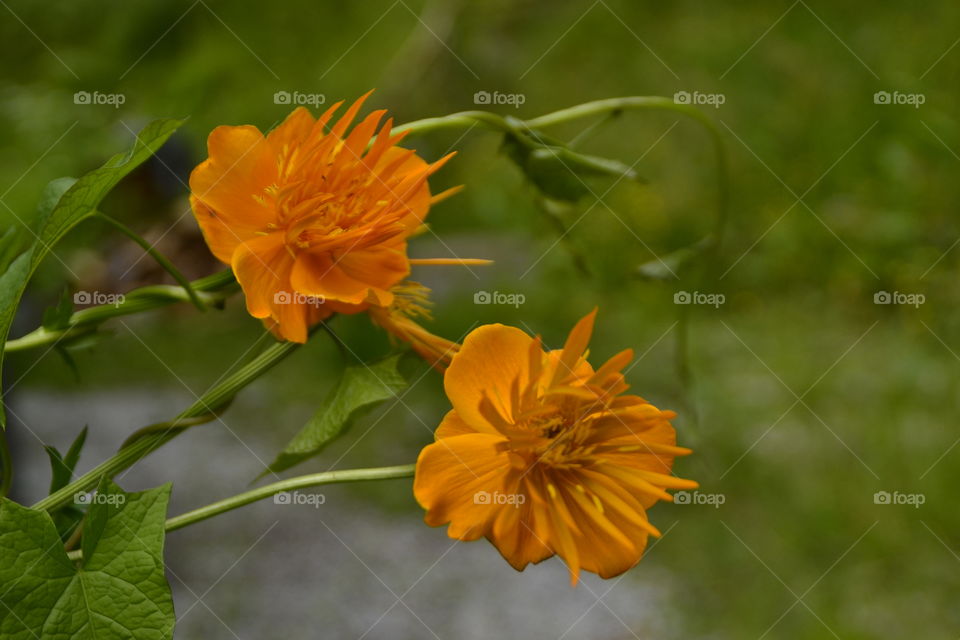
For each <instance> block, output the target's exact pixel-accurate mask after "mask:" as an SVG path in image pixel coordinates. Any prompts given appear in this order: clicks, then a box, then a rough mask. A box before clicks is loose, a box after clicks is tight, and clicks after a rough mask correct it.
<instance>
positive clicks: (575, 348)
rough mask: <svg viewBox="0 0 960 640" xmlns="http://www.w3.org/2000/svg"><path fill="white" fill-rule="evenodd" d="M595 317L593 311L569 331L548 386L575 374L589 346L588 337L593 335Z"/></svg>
mask: <svg viewBox="0 0 960 640" xmlns="http://www.w3.org/2000/svg"><path fill="white" fill-rule="evenodd" d="M596 316H597V310H596V309H594V310H593V311H591V312H590V313H588V314H587V315H585V316H584V317H583V318H581V319H580V321H579V322H577V324H576V325H574V327H573V329H572V330H571V331H570V335H569V336H567V342H566V343H565V344H564V345H563V352H562V353H561V354H560V361H559V363H558V364H557V368H556V369H555V370H554V372H553V378H552V380H551V382H550V386H553V385H555V384H558V383H559V382H560V381H561V380H564V379H565V378H567V377H569V376H571V375H573V374H575V373H576V369H577V363H578V362H579V361H580V359H581V356H583V354H584V352H585V351H586V350H587V345H589V344H590V336H591V335H592V334H593V321H594V319H595V318H596Z"/></svg>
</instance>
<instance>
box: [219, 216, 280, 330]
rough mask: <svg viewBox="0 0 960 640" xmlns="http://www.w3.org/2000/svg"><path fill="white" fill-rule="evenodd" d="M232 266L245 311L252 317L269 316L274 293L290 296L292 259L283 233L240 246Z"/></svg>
mask: <svg viewBox="0 0 960 640" xmlns="http://www.w3.org/2000/svg"><path fill="white" fill-rule="evenodd" d="M231 264H232V267H233V273H234V274H235V275H236V277H237V281H238V282H239V283H240V286H241V287H242V288H243V293H244V295H245V296H246V298H247V311H248V312H249V313H250V315H252V316H253V317H254V318H267V317H269V316H270V315H271V314H272V313H273V309H274V304H275V302H274V301H275V299H276V297H277V294H278V293H290V292H289V282H290V269H291V268H292V266H293V257H292V256H291V255H290V254H289V253H288V252H287V250H286V246H285V245H284V242H283V236H282V234H279V233H271V234H268V235H265V236H258V237H256V238H254V239H252V240H248V241H246V242H244V243H242V244H241V245H240V246H238V247H237V250H236V251H235V252H234V254H233V260H232V263H231Z"/></svg>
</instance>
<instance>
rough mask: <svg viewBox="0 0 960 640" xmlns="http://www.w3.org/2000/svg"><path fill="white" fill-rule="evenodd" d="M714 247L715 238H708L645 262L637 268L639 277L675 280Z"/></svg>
mask: <svg viewBox="0 0 960 640" xmlns="http://www.w3.org/2000/svg"><path fill="white" fill-rule="evenodd" d="M711 246H713V237H712V236H707V237H705V238H703V239H702V240H699V241H697V242H695V243H693V244H691V245H689V246H687V247H681V248H680V249H676V250H675V251H671V252H670V253H668V254H666V255H663V256H660V257H659V258H654V259H653V260H650V261H649V262H644V263H643V264H641V265H640V266H639V267H637V275H639V276H640V277H641V278H643V279H645V280H664V281H666V280H675V279H677V278H679V277H680V275H679V274H680V273H681V272H682V271H684V270H685V269H686V268H687V267H688V266H690V265H691V264H692V263H693V261H694V259H696V258H697V257H699V256H700V255H702V254H703V252H704V251H706V250H707V249H708V248H710V247H711Z"/></svg>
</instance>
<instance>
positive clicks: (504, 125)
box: [394, 96, 730, 255]
mask: <svg viewBox="0 0 960 640" xmlns="http://www.w3.org/2000/svg"><path fill="white" fill-rule="evenodd" d="M642 109H651V110H660V111H673V112H675V113H679V114H681V115H683V116H686V117H689V118H693V119H694V120H696V121H697V122H698V123H700V124H701V125H702V126H703V127H704V128H705V129H706V130H707V131H708V132H709V133H710V137H711V140H712V141H713V146H714V153H715V156H716V163H717V187H716V188H717V221H716V224H715V226H714V231H713V233H712V236H711V238H710V240H711V245H712V248H713V251H714V255H717V254H718V253H719V250H720V244H721V241H722V239H723V235H724V232H725V230H726V227H727V220H728V217H729V213H728V211H729V198H730V193H729V182H728V179H727V154H726V146H725V143H724V141H723V134H722V133H721V132H720V130H719V129H718V128H717V126H716V125H715V124H714V123H713V121H712V120H711V119H710V118H709V117H707V116H706V115H705V114H704V113H703V112H702V111H700V110H699V109H697V108H696V107H694V106H693V105H689V104H680V103H677V102H675V101H673V100H671V99H670V98H664V97H662V96H628V97H622V98H608V99H605V100H595V101H593V102H585V103H583V104H580V105H577V106H575V107H569V108H567V109H560V110H559V111H554V112H553V113H548V114H546V115H542V116H539V117H537V118H532V119H530V120H517V119H515V118H505V117H503V116H500V115H497V114H495V113H490V112H488V111H462V112H459V113H452V114H450V115H448V116H441V117H437V118H424V119H422V120H414V121H413V122H409V123H407V124H403V125H399V126H397V127H395V128H394V131H395V132H397V133H400V132H409V133H413V134H418V133H428V132H430V131H438V130H441V129H460V128H465V127H475V126H477V125H481V126H483V127H485V128H487V129H493V130H496V131H502V132H504V133H516V132H517V131H523V130H524V129H541V128H544V127H552V126H556V125H559V124H564V123H567V122H572V121H574V120H580V119H582V118H588V117H591V116H598V115H616V114H618V113H620V112H623V111H627V110H642ZM518 139H519V141H520V142H524V141H525V140H526V138H525V137H524V136H519V137H518Z"/></svg>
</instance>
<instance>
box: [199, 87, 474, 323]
mask: <svg viewBox="0 0 960 640" xmlns="http://www.w3.org/2000/svg"><path fill="white" fill-rule="evenodd" d="M368 95H370V94H369V93H368V94H367V95H365V96H363V97H362V98H360V99H359V100H357V101H356V102H354V103H353V105H351V106H350V107H349V108H348V109H347V110H346V112H345V113H344V114H343V116H342V117H341V118H340V119H339V120H337V121H336V123H335V124H333V125H332V126H330V127H328V123H330V122H331V119H332V118H333V115H334V113H335V112H336V111H337V110H338V108H339V107H340V105H341V104H342V103H340V102H338V103H337V104H335V105H333V106H332V107H330V108H329V109H328V110H327V111H326V112H325V113H324V114H323V115H321V116H320V117H319V118H317V119H315V118H314V117H313V116H312V115H311V114H310V112H309V111H308V110H307V109H305V108H302V107H301V108H298V109H296V110H295V111H294V112H293V113H291V114H290V115H289V116H288V117H287V119H286V120H284V122H283V123H282V124H281V125H280V126H278V127H277V128H275V129H273V130H272V131H271V132H270V133H268V134H267V135H266V136H264V135H263V134H262V133H261V132H260V130H259V129H257V128H256V127H254V126H250V125H246V126H239V127H230V126H221V127H217V128H216V129H214V130H213V132H211V134H210V137H209V139H208V141H207V148H208V152H209V158H207V159H206V160H205V161H203V162H202V163H201V164H200V165H199V166H198V167H197V168H196V169H194V171H193V173H192V174H191V175H190V190H191V192H192V193H191V196H190V203H191V205H192V207H193V212H194V215H195V216H196V218H197V221H198V222H199V223H200V227H201V229H202V230H203V235H204V238H205V239H206V241H207V245H208V246H209V247H210V250H211V251H212V252H213V254H214V255H215V256H216V257H217V258H219V259H220V260H222V261H223V262H225V263H227V264H229V265H230V266H231V267H232V268H233V272H234V274H235V275H236V277H237V280H238V281H239V283H240V286H241V287H242V288H243V291H244V294H245V295H246V300H247V310H248V311H249V312H250V314H251V315H252V316H254V317H256V318H261V319H263V320H264V323H265V324H266V325H267V326H268V327H269V328H270V329H271V330H272V331H273V332H274V333H275V334H277V336H278V337H281V338H284V339H287V340H293V341H296V342H304V341H306V338H307V329H308V327H309V326H310V325H312V324H314V323H316V322H319V321H320V320H322V319H324V318H326V317H328V316H330V315H331V314H332V313H334V312H341V313H357V312H360V311H364V310H366V309H367V308H368V307H369V306H370V305H379V306H388V305H390V304H391V303H392V301H393V293H392V292H391V287H393V286H394V285H395V284H397V283H398V282H400V281H401V280H403V279H404V278H405V277H406V276H407V275H408V274H409V272H410V265H411V264H415V263H416V261H412V260H410V259H408V257H407V238H408V237H409V236H410V235H411V234H412V233H413V232H414V231H415V230H417V229H418V228H419V227H421V225H422V223H423V220H424V218H425V217H426V216H427V212H428V210H429V208H430V205H431V204H432V203H433V202H436V201H437V200H439V199H440V198H442V197H445V196H446V195H448V194H449V193H452V191H448V192H445V193H443V194H439V195H438V196H431V194H430V188H429V186H428V185H427V178H428V177H429V176H430V175H431V174H433V173H434V172H435V171H437V170H438V169H439V168H440V167H441V166H442V165H443V164H444V163H445V162H446V161H447V159H449V158H450V155H448V156H446V157H444V158H441V159H440V160H438V161H437V162H434V163H432V164H429V163H427V162H425V161H424V160H423V159H422V158H420V156H418V155H417V154H416V152H415V151H413V150H410V149H404V148H401V147H399V146H397V143H398V142H399V141H400V139H401V138H402V137H403V134H399V135H391V133H390V129H391V126H392V120H390V119H388V120H387V121H386V122H385V124H384V125H383V126H380V121H381V119H382V118H383V116H384V114H385V113H386V112H385V111H374V112H373V113H371V114H370V115H368V116H367V117H366V118H364V119H363V120H362V121H361V122H360V123H359V124H357V125H356V126H354V127H353V128H352V130H350V131H349V133H348V131H347V129H348V128H349V127H350V125H351V123H352V122H353V120H354V118H355V117H356V116H357V113H358V112H359V110H360V107H361V105H362V104H363V102H364V100H365V99H366V97H367V96H368ZM378 127H379V130H378ZM451 155H452V154H451ZM424 262H444V261H424ZM447 262H454V263H463V262H472V261H457V260H454V261H447Z"/></svg>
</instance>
